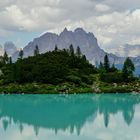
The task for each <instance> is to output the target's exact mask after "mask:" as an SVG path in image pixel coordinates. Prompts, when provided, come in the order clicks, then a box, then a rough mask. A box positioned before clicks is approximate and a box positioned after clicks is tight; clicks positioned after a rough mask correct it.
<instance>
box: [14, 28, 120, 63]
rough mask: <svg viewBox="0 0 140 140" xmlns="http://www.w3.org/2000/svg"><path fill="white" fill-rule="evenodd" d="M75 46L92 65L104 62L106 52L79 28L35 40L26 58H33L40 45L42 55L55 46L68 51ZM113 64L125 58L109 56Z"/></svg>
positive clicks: (27, 51) (95, 40)
mask: <svg viewBox="0 0 140 140" xmlns="http://www.w3.org/2000/svg"><path fill="white" fill-rule="evenodd" d="M71 44H72V45H73V47H74V49H75V50H76V48H77V46H79V47H80V49H81V52H82V53H83V54H84V55H86V57H87V59H88V60H89V61H90V62H91V63H92V64H97V63H98V64H99V63H100V61H103V59H104V56H105V54H106V52H105V51H104V50H102V49H101V48H100V47H99V45H98V42H97V39H96V37H95V36H94V34H93V33H90V32H89V33H87V32H86V31H84V30H83V29H82V28H77V29H75V31H73V32H72V31H68V30H67V29H66V28H65V29H64V31H63V32H62V33H60V34H59V35H57V34H54V33H45V34H43V35H42V36H40V37H38V38H35V39H34V40H33V41H32V42H30V43H29V44H28V45H27V46H25V47H24V49H23V51H24V57H28V56H33V55H34V50H35V46H36V45H38V47H39V51H40V53H45V52H47V51H52V50H54V48H55V45H57V47H58V48H59V49H64V48H65V49H68V48H69V46H70V45H71ZM108 56H109V59H110V61H111V63H114V62H115V63H119V62H122V60H123V58H120V57H117V56H115V55H113V54H108ZM12 58H13V60H14V61H16V60H17V58H18V51H17V52H16V53H14V54H13V56H12Z"/></svg>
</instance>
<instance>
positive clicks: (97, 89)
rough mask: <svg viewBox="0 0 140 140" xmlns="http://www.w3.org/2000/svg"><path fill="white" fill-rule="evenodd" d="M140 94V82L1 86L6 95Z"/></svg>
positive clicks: (0, 88)
mask: <svg viewBox="0 0 140 140" xmlns="http://www.w3.org/2000/svg"><path fill="white" fill-rule="evenodd" d="M132 92H133V93H134V92H137V93H140V82H133V83H127V84H126V83H120V84H116V83H113V84H108V83H103V82H95V83H94V84H93V85H86V84H83V85H80V86H78V85H75V84H73V83H63V84H60V85H50V84H39V83H30V84H16V83H15V84H8V85H1V86H0V93H6V94H9V93H10V94H22V93H24V94H31V93H32V94H50V93H52V94H59V93H69V94H71V93H132Z"/></svg>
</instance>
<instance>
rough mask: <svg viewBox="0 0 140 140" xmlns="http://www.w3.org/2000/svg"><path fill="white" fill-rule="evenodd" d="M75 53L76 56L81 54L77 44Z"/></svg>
mask: <svg viewBox="0 0 140 140" xmlns="http://www.w3.org/2000/svg"><path fill="white" fill-rule="evenodd" d="M76 55H77V56H78V57H80V56H81V49H80V47H79V46H78V47H77V49H76Z"/></svg>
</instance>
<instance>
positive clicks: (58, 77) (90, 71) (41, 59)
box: [0, 45, 140, 94]
mask: <svg viewBox="0 0 140 140" xmlns="http://www.w3.org/2000/svg"><path fill="white" fill-rule="evenodd" d="M134 71H135V66H134V64H133V62H132V61H131V59H130V58H126V60H125V62H124V65H123V68H122V70H118V69H117V68H116V67H115V65H114V64H113V65H111V64H110V62H109V59H108V56H107V54H106V55H105V57H104V62H103V63H102V62H100V65H99V66H98V67H95V66H94V65H92V64H90V63H89V61H88V60H87V59H86V56H85V55H83V54H82V53H81V50H80V47H77V50H76V52H75V51H74V48H73V45H70V47H69V49H63V50H59V49H58V47H57V45H56V46H55V49H54V51H49V52H46V53H45V54H40V53H39V48H38V46H37V45H36V47H35V50H34V56H30V57H28V58H24V52H23V50H20V52H19V58H18V60H17V61H16V62H15V63H13V62H12V58H11V57H8V55H7V53H6V52H5V53H4V56H3V57H1V58H0V93H7V94H10V93H11V94H12V93H15V94H16V93H17V94H18V93H19V94H20V93H25V94H28V93H30V94H31V93H32V94H39V93H40V94H47V93H56V94H57V93H139V92H140V80H139V78H137V77H135V76H134V74H133V72H134Z"/></svg>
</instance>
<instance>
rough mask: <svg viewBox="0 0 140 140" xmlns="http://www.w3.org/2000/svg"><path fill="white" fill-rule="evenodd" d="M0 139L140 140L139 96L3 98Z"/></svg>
mask: <svg viewBox="0 0 140 140" xmlns="http://www.w3.org/2000/svg"><path fill="white" fill-rule="evenodd" d="M0 140H140V95H130V94H113V95H112V94H105V95H103V94H95V95H91V94H90V95H88V94H85V95H69V96H68V95H0Z"/></svg>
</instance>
